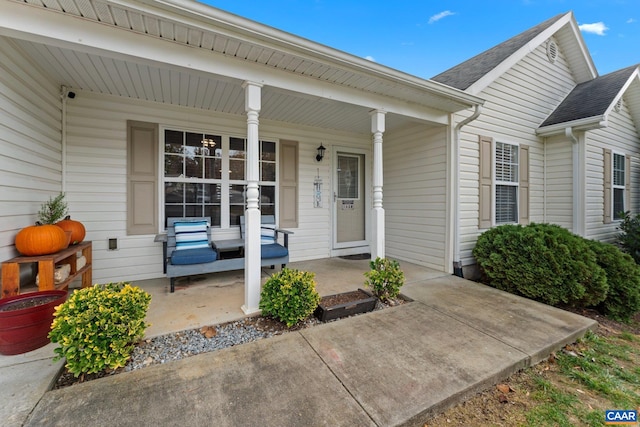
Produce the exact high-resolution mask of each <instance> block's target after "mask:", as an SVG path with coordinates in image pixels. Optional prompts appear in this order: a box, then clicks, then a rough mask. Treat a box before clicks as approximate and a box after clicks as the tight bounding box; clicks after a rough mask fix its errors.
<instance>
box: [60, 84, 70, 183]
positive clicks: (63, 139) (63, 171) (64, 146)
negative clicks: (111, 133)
mask: <svg viewBox="0 0 640 427" xmlns="http://www.w3.org/2000/svg"><path fill="white" fill-rule="evenodd" d="M68 96H69V88H67V87H66V86H62V88H61V93H60V99H61V101H62V119H61V120H62V123H61V126H60V127H61V138H60V139H61V144H62V147H61V150H62V159H61V162H62V164H61V174H62V177H61V179H62V193H65V192H66V191H67V98H68Z"/></svg>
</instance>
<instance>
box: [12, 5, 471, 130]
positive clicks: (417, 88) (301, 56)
mask: <svg viewBox="0 0 640 427" xmlns="http://www.w3.org/2000/svg"><path fill="white" fill-rule="evenodd" d="M11 3H12V4H13V5H14V6H15V7H14V6H10V5H9V6H5V7H7V10H9V8H12V9H14V10H11V12H13V13H15V14H16V15H18V14H19V15H20V17H21V18H22V17H23V16H25V14H29V17H31V16H34V18H33V20H29V19H24V18H23V19H24V23H25V24H24V25H23V27H24V26H26V27H29V29H27V30H31V29H33V30H34V33H32V34H29V35H28V36H26V37H22V34H24V33H25V28H21V27H20V25H21V24H22V23H16V24H15V25H14V24H12V23H11V22H10V21H9V18H8V19H7V24H5V25H6V26H7V27H13V31H3V32H0V34H3V33H4V34H5V35H9V36H14V39H15V41H16V44H17V45H18V46H19V47H20V48H21V49H22V50H23V51H24V52H25V54H26V55H27V56H28V57H30V58H31V59H32V60H33V61H34V62H35V63H37V64H39V65H40V66H41V67H43V68H44V69H45V70H48V71H49V72H50V73H51V75H52V78H53V79H55V80H56V81H57V82H59V83H60V84H64V85H66V86H68V87H70V88H73V89H76V90H80V89H81V90H88V91H92V92H97V93H104V94H110V95H116V96H122V97H129V98H135V99H141V100H147V101H153V102H161V103H167V104H173V105H180V106H185V107H192V108H198V109H205V110H211V111H219V112H223V113H229V114H244V90H243V89H242V86H241V84H242V79H240V78H237V76H235V75H233V74H232V73H229V72H225V71H224V67H225V66H227V68H231V67H228V64H229V62H228V61H229V60H231V61H234V62H233V64H240V65H241V66H243V67H246V68H247V69H252V70H254V71H257V72H256V73H254V74H256V75H260V73H261V72H263V73H264V74H265V75H266V76H275V74H274V73H277V76H275V77H273V79H272V80H269V79H265V86H264V88H263V100H262V105H263V109H262V111H261V113H260V117H261V118H262V119H268V120H276V121H281V122H286V123H293V124H296V125H305V126H316V127H322V128H329V129H336V130H341V131H349V132H358V133H369V132H370V126H371V125H370V118H369V115H368V113H369V111H370V110H371V109H374V108H382V109H385V110H386V111H387V112H388V115H387V129H388V130H392V129H394V128H398V127H403V126H406V125H407V124H408V123H409V122H412V121H421V122H429V121H430V120H432V121H433V122H438V121H440V123H442V117H446V115H447V114H448V113H450V112H454V111H459V110H462V109H465V108H469V106H471V105H473V104H474V103H477V102H478V101H479V100H478V99H477V98H474V97H472V96H470V95H467V94H465V93H463V92H461V91H457V90H455V89H452V88H449V87H447V86H444V85H441V84H439V83H436V82H433V81H428V80H423V79H420V78H417V77H414V76H410V75H408V74H404V73H401V72H399V71H396V70H392V69H390V68H387V67H384V66H381V65H379V64H376V63H373V62H371V61H367V60H365V59H363V58H357V57H354V56H352V55H348V54H346V53H343V52H340V51H337V50H334V49H331V48H328V47H326V46H323V45H319V44H316V43H313V42H310V41H308V40H305V39H302V38H298V37H295V36H292V35H290V34H287V33H284V32H281V31H279V30H276V29H273V28H271V27H267V26H264V25H261V24H258V23H256V22H253V21H249V20H246V19H244V18H241V17H238V16H235V15H232V14H229V13H226V12H224V11H221V10H218V9H215V8H211V7H209V6H206V5H203V4H200V3H197V2H192V1H185V0H164V1H150V0H118V1H116V0H13V1H12V2H11ZM19 9H22V10H19ZM44 22H48V23H49V26H50V27H55V29H53V28H51V31H45V30H38V29H39V28H42V25H43V23H44ZM88 23H89V24H91V25H93V27H92V28H94V29H97V30H98V33H97V35H96V37H94V39H99V40H98V41H93V43H94V44H93V45H91V42H88V41H87V39H89V38H90V36H89V34H88V33H85V38H84V39H82V32H81V31H83V30H86V29H87V28H88V27H87V26H86V25H87V24H88ZM60 24H67V25H65V26H64V27H62V28H65V29H66V34H65V30H63V29H60V30H59V31H60V34H59V38H57V37H58V35H56V34H53V33H55V32H56V31H58V28H61V25H60ZM96 24H98V26H96ZM83 25H84V26H83ZM70 26H73V27H74V28H73V29H69V28H70ZM1 27H2V25H0V30H2V28H1ZM76 28H77V30H76ZM38 31H41V32H40V34H39V35H38V34H35V33H37V32H38ZM108 31H112V32H111V33H108ZM113 31H117V32H118V33H120V34H121V35H124V36H126V37H128V39H129V40H130V41H131V42H130V43H136V42H137V41H140V42H141V47H140V49H142V50H143V51H144V50H145V47H146V44H147V43H148V44H149V46H151V44H153V43H157V42H161V43H163V44H164V49H165V50H164V58H160V57H158V58H155V59H152V58H151V57H150V56H146V57H145V56H140V57H136V56H132V55H131V54H130V53H128V54H125V53H123V52H124V51H119V52H116V51H115V50H113V49H114V47H113V46H114V45H117V40H115V39H114V40H112V41H111V43H107V42H106V41H104V39H105V38H106V36H107V35H108V34H115V33H113ZM72 32H75V33H74V34H73V36H70V35H71V33H72ZM103 32H104V34H105V36H101V34H102V33H103ZM76 33H77V34H76ZM15 35H17V37H16V36H15ZM65 37H66V38H65ZM72 37H75V38H72ZM154 40H155V42H154ZM78 43H79V44H78ZM102 43H104V46H103V45H101V44H102ZM75 44H77V47H76V46H75ZM177 45H179V46H182V48H185V47H186V48H189V51H188V52H192V55H193V56H194V58H195V60H196V61H197V60H199V59H201V58H202V57H203V56H202V55H203V54H205V55H208V56H206V57H205V58H208V59H207V60H206V62H208V64H209V67H210V68H215V67H214V66H212V65H211V64H212V63H213V64H216V62H217V61H218V60H220V61H221V63H224V64H225V65H224V66H221V67H220V69H221V71H220V73H219V74H218V73H213V72H205V71H203V70H198V69H196V67H192V68H188V67H184V66H181V64H182V65H184V62H182V63H178V62H177V61H176V62H172V58H171V56H172V55H168V54H167V52H169V51H170V49H174V48H177V49H180V48H179V47H177ZM106 46H109V49H112V50H111V51H109V50H105V47H106ZM153 47H156V46H153ZM123 48H125V50H126V47H125V46H123ZM150 50H152V49H147V51H150ZM222 58H225V59H222ZM225 61H227V62H225ZM242 64H244V65H242ZM288 78H289V79H291V81H293V82H295V83H293V84H292V85H291V87H288V84H287V83H286V80H287V79H288ZM258 81H260V80H258ZM283 81H284V82H285V83H283V84H280V85H278V84H276V83H278V82H283ZM305 82H306V83H305ZM272 83H273V84H272ZM305 85H312V86H313V85H315V88H316V89H315V90H312V91H309V92H308V93H305V91H304V87H305ZM326 87H331V88H332V90H333V91H337V92H334V93H340V92H341V91H343V92H344V93H348V94H349V95H347V96H345V97H344V98H343V99H342V100H336V97H335V96H331V95H324V92H323V88H326ZM301 88H302V89H301ZM351 94H353V97H354V102H349V99H348V97H349V96H350V95H351ZM367 98H371V102H370V103H369V104H368V105H365V104H367V103H366V102H362V100H363V99H365V100H366V99H367ZM356 99H357V101H355V100H356ZM385 104H386V105H385ZM405 111H411V114H405ZM416 111H417V112H418V114H415V112H416ZM420 111H424V115H423V117H419V116H421V115H422V114H421V113H420Z"/></svg>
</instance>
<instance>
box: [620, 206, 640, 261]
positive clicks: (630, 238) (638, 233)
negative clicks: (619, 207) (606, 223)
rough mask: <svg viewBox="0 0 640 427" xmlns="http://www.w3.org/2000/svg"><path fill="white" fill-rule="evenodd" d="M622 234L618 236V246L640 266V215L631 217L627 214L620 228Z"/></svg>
mask: <svg viewBox="0 0 640 427" xmlns="http://www.w3.org/2000/svg"><path fill="white" fill-rule="evenodd" d="M618 230H621V231H622V233H620V234H618V236H617V239H618V244H619V245H620V247H621V248H622V250H623V251H624V252H626V253H628V254H629V255H631V257H632V258H633V259H634V260H635V262H636V264H640V214H637V215H636V216H631V214H630V213H629V212H625V214H624V218H623V219H622V222H621V223H620V225H619V226H618Z"/></svg>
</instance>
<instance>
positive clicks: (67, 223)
mask: <svg viewBox="0 0 640 427" xmlns="http://www.w3.org/2000/svg"><path fill="white" fill-rule="evenodd" d="M56 225H57V226H58V227H60V228H62V229H63V230H64V231H70V232H71V244H72V245H76V244H78V243H80V242H82V240H83V239H84V236H85V235H86V233H87V232H86V230H85V229H84V225H82V223H81V222H80V221H74V220H72V219H71V217H70V216H69V215H67V216H66V217H65V218H64V219H63V220H62V221H60V222H56Z"/></svg>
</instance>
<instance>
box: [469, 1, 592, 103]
mask: <svg viewBox="0 0 640 427" xmlns="http://www.w3.org/2000/svg"><path fill="white" fill-rule="evenodd" d="M567 24H569V25H571V28H572V30H573V32H574V35H575V38H576V41H577V42H578V45H579V46H580V50H581V52H582V54H583V57H584V58H585V61H586V62H587V64H588V67H589V70H590V72H591V75H592V77H591V78H595V77H596V76H597V75H598V74H597V71H596V69H595V65H594V64H593V60H592V59H591V55H589V51H588V50H587V48H586V45H585V44H584V40H583V39H582V36H581V35H580V31H579V29H578V28H577V27H576V26H575V21H574V20H573V12H568V13H567V14H565V15H564V16H563V17H562V18H560V19H558V20H557V21H556V22H554V24H553V25H551V26H550V27H549V28H547V29H546V30H544V31H543V32H541V33H540V34H538V35H537V36H536V37H535V38H533V39H532V40H531V41H530V42H529V43H527V44H526V45H524V46H523V47H521V48H520V49H519V50H518V51H516V52H515V53H514V54H513V55H511V56H510V57H508V58H507V59H505V60H504V61H502V62H501V63H500V64H499V65H498V66H497V67H495V68H494V69H493V70H491V71H490V72H489V73H487V74H485V75H484V76H482V78H480V79H479V80H478V81H476V82H475V83H474V84H472V85H471V86H469V88H467V90H466V92H467V93H470V94H473V95H478V94H480V93H481V92H482V91H483V90H484V89H486V88H487V86H489V85H490V84H491V83H493V82H494V81H495V80H496V79H497V78H498V77H500V76H501V75H503V74H504V73H506V72H507V71H508V70H509V69H511V67H513V66H514V65H516V64H517V63H518V62H519V61H520V60H521V59H522V58H524V57H525V56H526V55H528V54H529V53H531V52H533V51H534V50H536V49H537V48H538V46H540V45H541V44H542V43H544V42H545V40H548V39H549V38H550V37H552V36H553V35H554V34H555V33H557V32H558V31H559V30H560V29H561V28H562V27H564V26H565V25H567Z"/></svg>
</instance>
